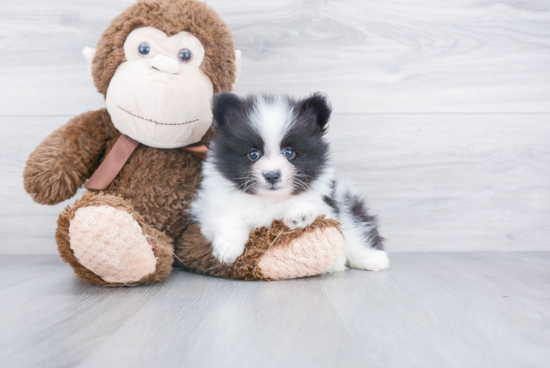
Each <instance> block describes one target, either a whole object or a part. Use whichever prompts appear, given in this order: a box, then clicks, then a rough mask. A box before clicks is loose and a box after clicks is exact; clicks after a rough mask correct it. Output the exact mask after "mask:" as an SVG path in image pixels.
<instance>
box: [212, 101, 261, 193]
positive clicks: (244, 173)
mask: <svg viewBox="0 0 550 368" xmlns="http://www.w3.org/2000/svg"><path fill="white" fill-rule="evenodd" d="M253 107H254V101H253V98H252V97H249V98H246V99H242V98H240V97H238V96H237V95H235V94H233V93H220V94H217V95H216V96H215V98H214V108H213V115H214V126H215V128H216V133H217V137H216V138H215V139H214V141H213V142H212V144H211V146H210V149H211V152H210V154H211V155H212V157H213V158H214V164H215V166H216V168H217V169H218V171H219V172H220V173H222V175H223V176H224V177H225V178H226V179H228V180H230V181H232V182H233V183H235V184H236V185H237V187H238V188H239V189H241V190H243V191H245V192H247V193H251V194H254V192H255V191H254V187H255V186H254V182H255V178H254V177H253V176H252V174H251V167H252V165H253V164H254V162H252V161H250V160H249V159H248V157H247V154H248V152H249V151H250V150H251V149H252V148H256V149H258V150H260V151H263V147H264V142H263V140H262V137H261V136H260V134H258V132H257V131H256V130H255V129H254V128H253V127H252V126H251V125H250V123H249V118H248V114H249V113H250V111H251V110H252V109H253Z"/></svg>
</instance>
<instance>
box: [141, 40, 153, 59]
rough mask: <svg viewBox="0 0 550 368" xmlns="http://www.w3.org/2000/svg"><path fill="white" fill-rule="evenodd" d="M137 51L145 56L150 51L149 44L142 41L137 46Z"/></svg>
mask: <svg viewBox="0 0 550 368" xmlns="http://www.w3.org/2000/svg"><path fill="white" fill-rule="evenodd" d="M138 51H139V53H140V54H141V56H147V55H149V53H150V52H151V46H149V44H148V43H147V42H142V43H141V45H139V47H138Z"/></svg>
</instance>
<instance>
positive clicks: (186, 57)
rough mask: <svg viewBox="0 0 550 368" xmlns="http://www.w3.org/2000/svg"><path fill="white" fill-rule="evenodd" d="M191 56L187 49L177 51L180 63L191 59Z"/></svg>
mask: <svg viewBox="0 0 550 368" xmlns="http://www.w3.org/2000/svg"><path fill="white" fill-rule="evenodd" d="M192 56H193V55H191V51H189V49H181V50H179V51H178V59H180V61H181V62H182V63H188V62H189V61H191V57H192Z"/></svg>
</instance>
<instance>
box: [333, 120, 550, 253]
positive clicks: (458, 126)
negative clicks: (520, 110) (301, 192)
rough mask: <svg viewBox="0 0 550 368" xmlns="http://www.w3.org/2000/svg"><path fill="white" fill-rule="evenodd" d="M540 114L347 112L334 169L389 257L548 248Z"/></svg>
mask: <svg viewBox="0 0 550 368" xmlns="http://www.w3.org/2000/svg"><path fill="white" fill-rule="evenodd" d="M549 120H550V116H548V115H486V114H469V115H452V114H445V115H443V114H428V115H423V114H419V115H407V114H403V115H387V114H382V115H353V114H349V115H348V114H344V115H337V116H335V117H334V119H333V121H332V123H331V127H330V129H329V137H330V140H331V142H332V144H333V145H332V149H333V155H334V159H335V165H336V167H337V168H338V169H339V172H340V176H341V177H342V178H346V177H349V178H350V179H351V181H352V183H355V184H356V186H357V187H358V189H360V190H361V191H362V193H363V194H364V195H365V196H366V198H367V203H368V204H369V205H370V207H371V208H372V210H373V212H374V213H375V214H378V215H379V217H380V220H381V231H382V235H384V236H386V237H387V238H388V246H389V249H390V250H391V251H394V252H396V251H437V250H447V251H479V250H518V249H524V250H545V249H550V248H549V247H550V228H549V227H548V223H550V184H549V183H550V167H549V165H548V162H550V146H549V145H548V141H549V139H550V124H549Z"/></svg>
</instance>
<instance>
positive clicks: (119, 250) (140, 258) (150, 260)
mask: <svg viewBox="0 0 550 368" xmlns="http://www.w3.org/2000/svg"><path fill="white" fill-rule="evenodd" d="M69 236H70V246H71V249H72V250H73V252H74V255H75V257H76V258H77V259H78V261H79V262H80V263H81V264H82V265H83V266H84V267H86V268H87V269H88V270H90V271H92V272H93V273H95V274H96V275H98V276H99V277H101V278H102V279H103V280H105V281H107V282H110V283H121V284H124V283H132V282H137V281H139V280H141V279H143V278H144V277H145V276H147V275H150V274H152V273H154V272H155V269H156V265H157V259H156V257H155V254H154V252H153V248H152V246H151V244H149V242H148V241H147V237H146V235H145V234H144V233H143V230H142V228H141V226H140V225H139V224H138V223H137V221H136V220H134V218H133V217H132V215H131V214H129V213H128V212H126V211H123V210H120V209H117V208H114V207H111V206H91V207H82V208H79V209H78V210H77V211H76V213H75V216H74V218H73V219H72V220H71V222H70V226H69Z"/></svg>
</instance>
